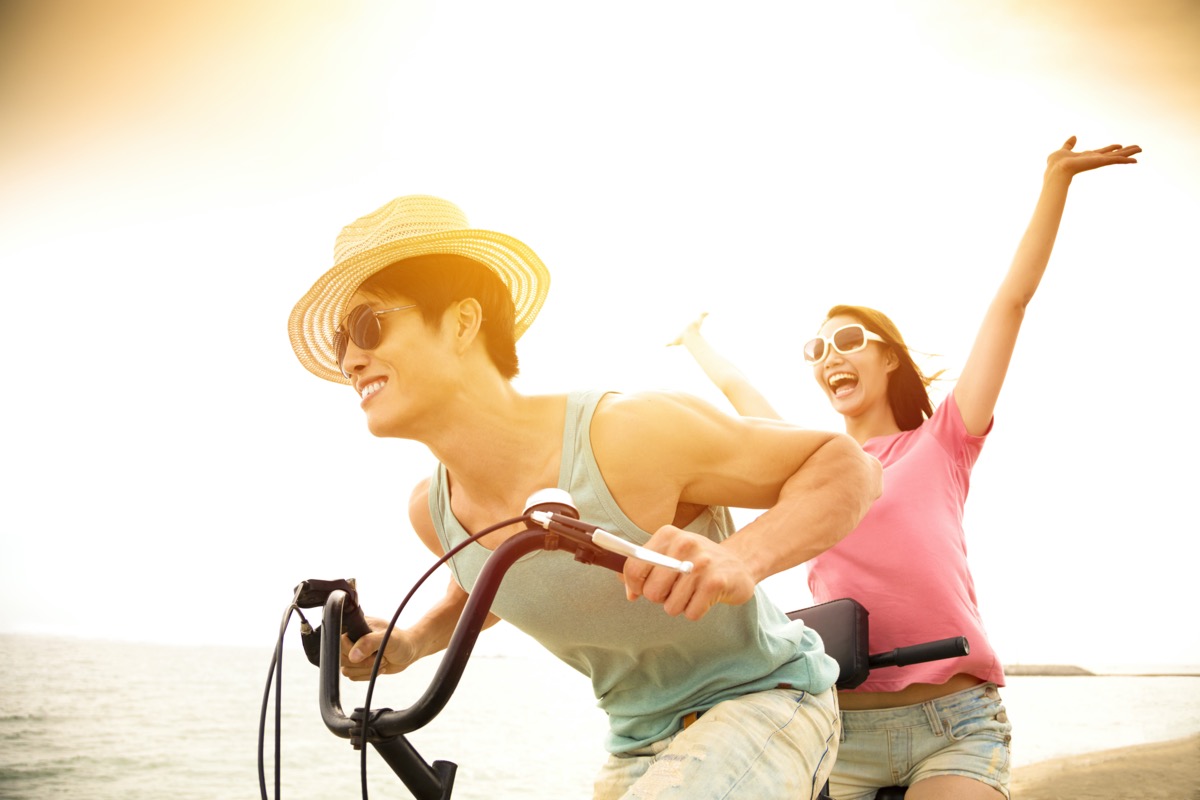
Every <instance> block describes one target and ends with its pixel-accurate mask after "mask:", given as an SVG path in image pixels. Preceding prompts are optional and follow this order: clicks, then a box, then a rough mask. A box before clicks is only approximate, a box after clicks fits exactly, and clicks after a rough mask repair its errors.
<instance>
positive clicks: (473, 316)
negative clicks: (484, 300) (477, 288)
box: [450, 297, 483, 352]
mask: <svg viewBox="0 0 1200 800" xmlns="http://www.w3.org/2000/svg"><path fill="white" fill-rule="evenodd" d="M450 308H451V311H452V312H453V314H454V338H455V340H456V341H457V342H458V346H459V352H465V351H466V349H467V347H469V346H470V345H471V343H472V342H474V341H475V339H476V338H478V336H479V331H480V329H481V328H482V326H483V306H481V305H479V301H478V300H476V299H475V298H474V297H466V298H463V299H462V300H459V301H458V302H456V303H455V304H454V305H452V306H451V307H450Z"/></svg>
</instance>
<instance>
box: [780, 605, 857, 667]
mask: <svg viewBox="0 0 1200 800" xmlns="http://www.w3.org/2000/svg"><path fill="white" fill-rule="evenodd" d="M788 618H789V619H798V620H803V622H804V624H805V625H806V626H808V627H809V628H812V629H813V630H815V631H816V632H817V633H818V634H820V636H821V640H822V641H823V642H824V643H825V652H826V653H828V654H829V655H831V656H833V658H834V660H836V661H837V663H838V668H839V669H838V680H837V688H839V689H853V688H854V687H855V686H858V685H860V684H861V683H862V682H863V681H865V680H866V679H867V673H868V672H870V666H869V660H870V653H869V652H868V648H869V645H868V643H867V609H865V608H863V606H862V605H861V604H860V603H859V602H858V601H856V600H852V599H850V598H849V597H843V598H841V599H838V600H830V601H829V602H828V603H821V604H819V605H815V606H809V607H808V608H802V609H800V610H798V611H789V612H788Z"/></svg>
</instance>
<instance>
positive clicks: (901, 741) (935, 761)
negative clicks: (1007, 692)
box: [829, 683, 1012, 800]
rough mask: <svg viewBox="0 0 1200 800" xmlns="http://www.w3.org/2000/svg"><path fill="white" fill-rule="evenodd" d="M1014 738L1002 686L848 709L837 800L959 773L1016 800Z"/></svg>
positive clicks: (832, 783)
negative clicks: (880, 706)
mask: <svg viewBox="0 0 1200 800" xmlns="http://www.w3.org/2000/svg"><path fill="white" fill-rule="evenodd" d="M1011 739H1012V725H1011V724H1010V723H1009V721H1008V714H1007V712H1006V711H1005V710H1004V704H1003V703H1002V702H1001V700H1000V690H999V688H997V686H996V685H995V684H994V683H981V684H979V685H978V686H973V687H971V688H970V689H965V690H963V691H961V692H956V693H954V694H949V695H946V696H945V697H939V698H937V699H936V700H930V701H929V702H926V703H919V704H917V705H912V706H902V707H900V708H883V709H878V710H871V711H843V712H842V744H841V747H840V748H839V749H838V758H837V763H836V764H835V765H834V768H833V775H832V776H831V777H830V780H829V787H830V792H831V794H832V795H833V797H834V798H835V800H861V799H863V798H871V797H874V796H875V790H876V789H879V788H881V787H883V786H911V785H912V784H914V783H916V782H917V781H919V780H922V779H924V778H933V777H936V776H939V775H957V776H959V777H965V778H972V779H974V780H977V781H981V782H983V783H986V784H987V785H988V786H991V787H992V788H993V789H996V790H997V791H999V792H1001V793H1002V794H1003V795H1004V796H1005V797H1008V796H1009V793H1008V782H1009V764H1010V761H1011V753H1010V750H1009V742H1010V741H1011Z"/></svg>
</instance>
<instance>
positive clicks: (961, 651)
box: [870, 636, 971, 669]
mask: <svg viewBox="0 0 1200 800" xmlns="http://www.w3.org/2000/svg"><path fill="white" fill-rule="evenodd" d="M970 652H971V646H970V645H969V644H968V643H967V637H965V636H952V637H950V638H949V639H938V640H937V641H936V642H922V643H921V644H914V645H909V646H908V647H897V648H896V649H895V650H892V651H891V652H890V653H879V654H876V655H872V656H871V657H870V667H871V669H876V668H878V667H906V666H908V665H909V664H921V663H923V662H926V661H941V660H942V659H943V658H958V657H959V656H965V655H967V654H968V653H970Z"/></svg>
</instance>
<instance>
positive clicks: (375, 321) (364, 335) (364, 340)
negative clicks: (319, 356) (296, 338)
mask: <svg viewBox="0 0 1200 800" xmlns="http://www.w3.org/2000/svg"><path fill="white" fill-rule="evenodd" d="M416 307H417V306H416V304H415V303H414V304H412V305H407V306H396V307H395V308H385V309H383V310H382V311H375V310H373V309H372V308H371V307H370V306H369V305H367V304H366V303H363V304H361V305H357V306H355V307H354V308H352V309H350V313H349V314H347V315H346V318H345V319H343V320H342V322H341V324H340V325H338V327H337V330H336V331H334V332H333V352H334V353H335V354H336V355H337V365H338V369H340V370H341V371H342V375H343V376H345V377H347V378H349V377H350V376H349V375H348V374H346V369H345V367H343V366H342V362H343V361H345V360H346V348H347V347H349V346H350V342H354V345H355V346H356V347H358V348H359V349H361V350H374V349H375V348H376V347H378V346H379V341H380V340H381V339H382V338H383V327H382V326H381V325H380V324H379V317H380V316H381V315H383V314H390V313H392V312H393V311H404V310H405V309H407V308H416Z"/></svg>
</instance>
